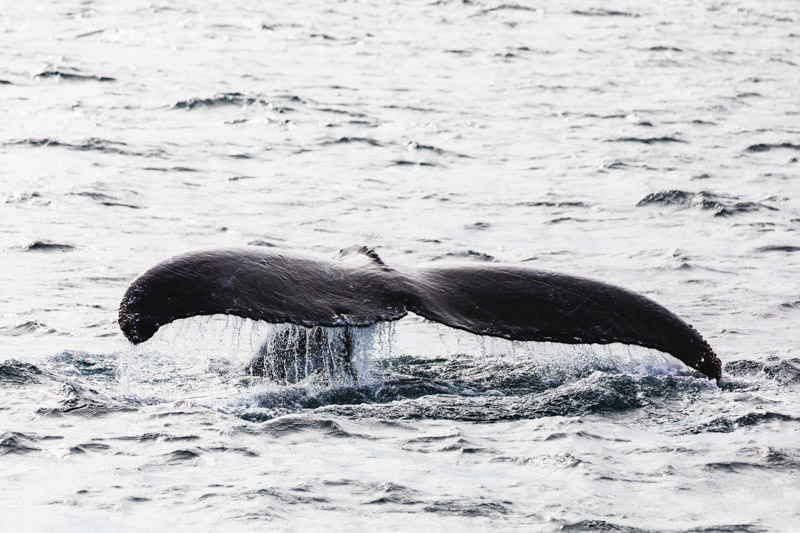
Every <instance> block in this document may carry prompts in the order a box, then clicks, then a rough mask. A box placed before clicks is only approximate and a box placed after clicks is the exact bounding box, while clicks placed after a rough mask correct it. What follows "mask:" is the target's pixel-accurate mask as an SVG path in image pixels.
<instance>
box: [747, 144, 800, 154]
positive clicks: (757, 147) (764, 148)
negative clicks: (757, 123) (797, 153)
mask: <svg viewBox="0 0 800 533" xmlns="http://www.w3.org/2000/svg"><path fill="white" fill-rule="evenodd" d="M772 150H800V144H794V143H788V142H787V143H775V144H769V143H762V144H751V145H750V146H748V147H747V148H745V151H746V152H753V153H758V152H770V151H772Z"/></svg>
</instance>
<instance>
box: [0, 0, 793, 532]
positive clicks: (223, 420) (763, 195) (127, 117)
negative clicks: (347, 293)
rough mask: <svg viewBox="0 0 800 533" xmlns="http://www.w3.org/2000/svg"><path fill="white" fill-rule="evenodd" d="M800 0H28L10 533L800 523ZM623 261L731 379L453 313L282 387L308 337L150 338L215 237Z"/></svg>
mask: <svg viewBox="0 0 800 533" xmlns="http://www.w3.org/2000/svg"><path fill="white" fill-rule="evenodd" d="M799 52H800V6H798V4H797V2H796V1H795V0H783V1H781V0H776V1H770V2H754V1H748V0H735V1H729V2H724V1H688V0H665V1H661V2H658V3H649V4H644V3H638V2H637V3H634V2H623V1H607V2H601V1H599V0H597V1H577V0H568V1H565V2H554V1H540V2H532V3H527V2H522V3H498V2H482V1H469V0H465V1H463V2H448V1H441V2H435V3H433V2H402V3H390V2H371V1H361V2H355V1H341V2H321V1H316V2H315V1H313V0H310V1H308V2H298V3H294V2H280V3H277V2H253V1H250V2H247V1H235V2H225V3H215V2H210V1H206V0H198V1H195V2H185V3H179V2H158V3H147V2H136V1H129V0H125V1H120V2H114V3H100V2H93V1H91V0H89V1H82V2H74V1H60V2H45V1H39V2H28V3H18V2H10V1H8V0H4V1H2V2H0V103H1V104H0V221H2V225H1V226H0V253H1V255H0V261H2V263H0V265H2V268H0V391H1V392H0V531H3V532H6V531H9V532H11V531H51V530H56V529H58V530H59V531H75V532H83V531H109V532H111V531H113V532H117V531H163V530H165V529H167V528H168V529H169V530H172V531H192V532H194V531H206V530H223V529H224V530H226V531H228V530H230V531H263V530H279V531H307V530H326V531H374V530H381V531H409V530H415V529H419V528H422V529H421V530H426V531H465V530H476V531H480V530H493V531H512V530H514V531H517V530H525V531H558V530H562V531H587V530H591V531H624V532H638V531H704V532H705V531H709V532H710V531H729V532H734V531H736V532H761V531H797V530H800V510H799V509H800V508H798V505H797V502H798V501H799V499H800V440H798V432H799V431H800V340H798V333H797V328H798V326H799V325H800V323H799V322H798V317H799V316H800V315H799V314H798V313H800V281H798V274H797V273H798V272H799V271H800V240H799V239H798V235H797V230H798V229H799V228H800V187H799V186H798V183H797V182H798V169H800V166H799V164H798V158H800V126H798V123H800V67H799V66H798V62H799V61H800V53H799ZM354 243H367V244H370V245H372V246H375V247H376V248H377V250H378V252H379V253H380V254H381V256H382V258H383V260H384V261H386V262H387V264H413V263H424V262H428V261H454V262H457V261H501V262H510V263H523V264H527V265H530V266H532V267H535V268H538V269H543V270H553V271H559V272H565V273H570V274H576V275H582V276H587V277H592V278H596V279H602V280H605V281H607V282H609V283H614V284H617V285H621V286H624V287H627V288H630V289H632V290H635V291H638V292H640V293H642V294H645V295H647V296H648V297H651V298H653V299H655V300H656V301H658V302H660V303H661V304H663V305H665V306H666V307H668V308H669V309H671V310H672V311H674V312H675V313H676V314H678V315H679V316H681V317H683V318H685V319H686V320H687V321H688V322H691V323H692V324H693V325H694V326H695V327H696V328H697V329H698V330H699V331H700V332H701V333H702V334H703V335H704V336H705V337H706V339H707V340H708V341H709V342H710V344H711V345H712V346H713V347H714V349H715V350H716V352H717V353H718V354H719V356H720V358H721V359H722V360H723V363H724V365H725V367H724V376H723V379H722V380H721V381H720V382H719V383H715V382H711V381H709V380H707V379H705V378H703V377H702V376H700V375H699V374H697V373H695V372H692V371H690V370H689V369H687V368H686V367H684V366H683V365H682V364H681V363H680V362H677V361H676V360H674V359H672V358H671V357H669V356H666V355H663V354H658V353H655V352H650V351H646V350H636V349H630V348H627V347H623V346H610V347H598V346H582V347H581V346H578V347H565V346H559V345H554V344H546V343H545V344H538V345H526V344H524V343H507V342H504V341H502V342H501V341H496V340H492V339H482V338H478V337H472V336H469V335H468V334H457V333H455V332H452V331H448V330H447V328H444V327H436V326H433V325H431V324H427V323H425V322H424V321H422V320H421V319H419V318H416V317H409V318H406V319H403V320H402V321H401V322H400V323H398V324H397V325H396V326H395V327H391V326H387V325H382V326H377V327H375V328H372V329H371V330H366V331H362V332H360V335H361V337H360V341H359V342H360V343H361V344H360V347H361V348H360V350H361V351H360V352H359V354H360V355H359V357H360V358H359V360H358V376H357V377H356V379H350V378H345V377H342V376H341V375H339V374H337V373H336V372H335V371H331V372H329V373H328V374H326V375H324V376H321V377H320V376H318V377H317V378H314V379H311V378H310V379H308V380H306V381H303V382H301V383H298V384H294V385H291V384H290V385H282V384H276V383H270V382H269V381H266V380H264V379H261V378H255V377H252V376H248V375H247V373H246V372H245V370H244V369H245V366H246V364H247V362H248V360H249V358H250V357H252V356H253V354H254V353H255V352H257V351H258V349H259V346H261V345H262V343H263V342H265V340H268V339H269V338H271V337H270V336H271V335H274V334H275V331H274V329H273V328H274V327H275V326H269V325H266V324H260V323H253V322H248V321H244V320H240V319H235V318H230V317H210V318H198V319H191V320H186V321H181V322H179V323H175V324H172V325H170V326H168V327H166V328H163V329H162V331H160V332H159V335H158V336H157V338H154V339H153V340H152V341H150V342H148V343H145V344H143V345H141V346H140V347H137V348H133V347H131V346H130V345H129V344H128V343H127V341H125V339H124V338H123V336H122V334H121V333H120V331H119V329H118V327H117V324H116V312H117V306H118V303H119V300H120V298H121V296H122V294H123V292H124V290H125V289H126V287H127V285H128V284H129V283H130V281H131V280H132V279H133V278H134V277H135V276H136V275H137V274H138V273H139V272H141V271H143V270H145V269H146V268H149V267H150V266H152V265H154V264H155V263H157V262H158V261H160V260H162V259H164V258H166V257H169V256H170V255H173V254H176V253H180V252H184V251H187V250H192V249H196V248H202V247H226V246H248V245H249V246H274V247H278V248H283V249H287V250H290V251H292V250H294V251H298V252H304V253H306V252H308V253H315V254H317V255H319V256H320V257H329V256H331V255H332V254H333V253H334V252H335V251H336V250H337V249H338V248H340V247H343V246H348V245H351V244H354Z"/></svg>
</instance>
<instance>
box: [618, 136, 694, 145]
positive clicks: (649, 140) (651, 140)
mask: <svg viewBox="0 0 800 533" xmlns="http://www.w3.org/2000/svg"><path fill="white" fill-rule="evenodd" d="M608 142H615V143H641V144H663V143H686V141H683V140H681V139H678V138H677V137H620V138H618V139H611V140H609V141H608Z"/></svg>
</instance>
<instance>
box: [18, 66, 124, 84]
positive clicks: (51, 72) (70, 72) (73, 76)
mask: <svg viewBox="0 0 800 533" xmlns="http://www.w3.org/2000/svg"><path fill="white" fill-rule="evenodd" d="M33 77H34V79H46V78H55V79H57V80H66V81H99V82H102V83H108V82H114V81H117V79H116V78H112V77H110V76H96V75H94V74H81V73H80V70H78V69H75V68H71V69H65V68H48V69H45V70H43V71H42V72H39V73H38V74H34V75H33Z"/></svg>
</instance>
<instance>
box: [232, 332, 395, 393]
mask: <svg viewBox="0 0 800 533" xmlns="http://www.w3.org/2000/svg"><path fill="white" fill-rule="evenodd" d="M393 330H394V325H393V324H392V323H379V324H376V325H373V326H370V327H366V328H364V327H323V326H314V327H304V326H297V325H294V324H274V325H272V327H271V328H270V331H269V332H268V334H267V336H266V338H265V339H264V341H263V342H262V343H261V345H260V347H259V348H258V350H257V352H256V354H255V356H253V358H252V359H251V361H250V363H249V364H248V365H247V368H246V371H247V373H248V374H250V375H251V376H256V377H262V378H265V379H268V380H269V381H271V382H273V383H276V384H279V385H290V384H295V383H299V382H301V381H305V380H309V381H312V382H314V383H316V384H318V385H328V386H349V385H358V384H365V383H367V382H371V381H374V380H375V379H376V378H377V379H380V377H381V376H382V372H383V371H384V370H382V369H378V368H376V367H374V365H372V364H371V360H372V359H373V358H374V356H375V354H378V353H380V354H385V355H386V356H391V347H392V336H393V334H394V332H393Z"/></svg>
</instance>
